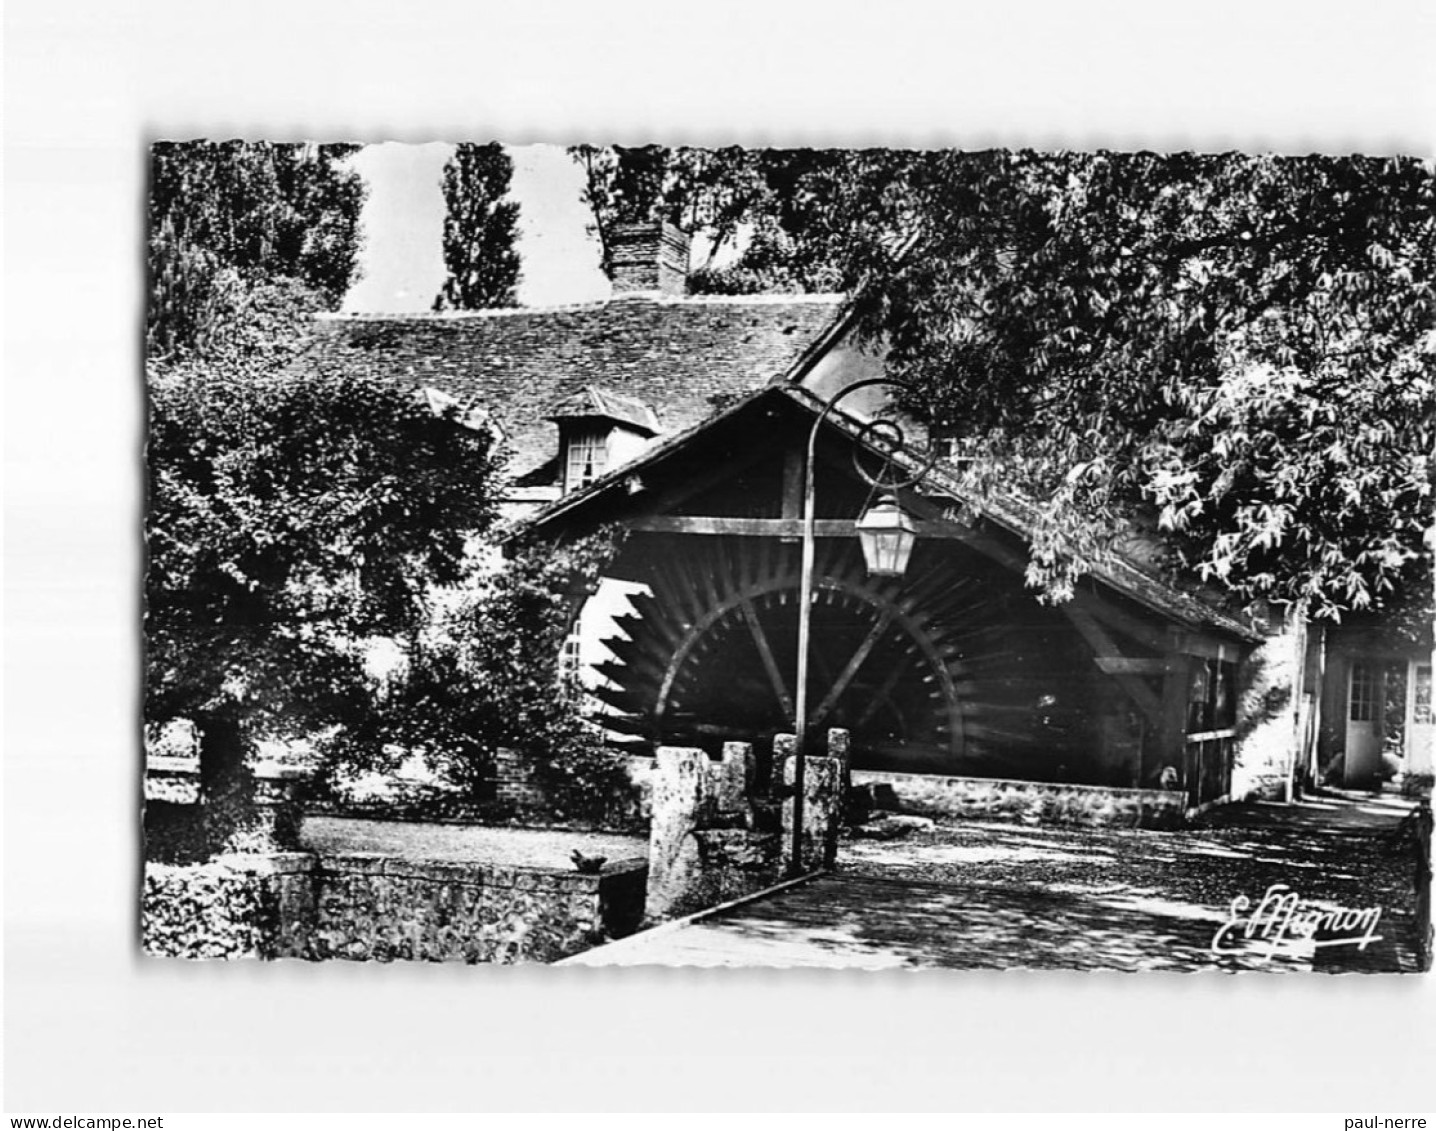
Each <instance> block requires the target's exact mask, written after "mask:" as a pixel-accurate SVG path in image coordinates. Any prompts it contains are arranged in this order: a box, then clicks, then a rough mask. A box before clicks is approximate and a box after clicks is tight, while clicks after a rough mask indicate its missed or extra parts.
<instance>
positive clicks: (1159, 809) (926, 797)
mask: <svg viewBox="0 0 1436 1131" xmlns="http://www.w3.org/2000/svg"><path fill="white" fill-rule="evenodd" d="M853 785H854V786H855V787H858V788H863V789H865V790H867V791H868V792H870V794H871V795H872V799H873V801H874V803H875V805H876V807H878V808H890V809H891V808H897V809H901V810H903V811H904V812H909V813H922V814H925V815H927V816H931V817H939V818H940V817H966V818H980V819H982V820H989V821H1004V820H1005V821H1019V822H1023V823H1027V824H1074V825H1101V826H1109V827H1119V828H1120V827H1125V828H1171V827H1174V826H1176V825H1179V824H1181V823H1182V820H1183V817H1184V814H1185V812H1186V796H1185V795H1184V794H1182V793H1179V792H1176V791H1173V790H1165V789H1119V788H1115V787H1111V786H1100V785H1063V784H1058V783H1053V782H1025V781H1012V780H1009V779H1006V778H963V777H938V776H936V775H928V774H896V773H881V772H878V771H873V770H854V771H853Z"/></svg>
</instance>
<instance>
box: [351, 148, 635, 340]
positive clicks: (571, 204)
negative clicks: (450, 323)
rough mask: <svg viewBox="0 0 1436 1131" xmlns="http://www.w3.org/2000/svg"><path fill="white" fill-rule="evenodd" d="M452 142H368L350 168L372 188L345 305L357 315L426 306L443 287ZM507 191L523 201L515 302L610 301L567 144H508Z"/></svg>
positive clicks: (580, 182) (580, 181)
mask: <svg viewBox="0 0 1436 1131" xmlns="http://www.w3.org/2000/svg"><path fill="white" fill-rule="evenodd" d="M453 150H454V147H453V146H452V145H451V144H446V143H440V142H432V143H429V144H425V145H409V144H403V143H399V142H383V143H381V144H378V145H369V146H365V147H364V149H362V150H361V151H360V152H359V153H357V154H356V155H355V156H354V157H353V158H352V161H353V165H354V168H355V169H357V170H358V172H359V173H360V175H361V176H363V178H364V180H365V182H366V183H367V184H368V186H369V195H368V198H367V200H366V201H365V203H364V211H363V214H362V216H361V224H362V226H363V231H364V247H363V250H362V252H361V257H360V266H361V274H360V277H359V280H358V282H356V283H355V284H354V286H353V287H351V288H350V291H349V294H348V295H347V296H346V297H345V300H344V304H343V307H342V309H343V310H344V311H346V312H352V313H366V314H376V313H380V314H403V313H414V312H423V311H428V310H430V309H431V308H432V306H433V302H434V297H435V296H436V295H437V294H438V293H439V291H440V289H441V288H442V287H443V285H444V259H443V231H444V195H443V190H442V188H441V187H440V186H441V183H442V177H443V170H444V162H445V161H447V160H448V158H449V155H450V154H451V153H453ZM508 153H509V155H510V156H511V157H512V158H513V161H514V175H513V182H512V185H511V187H510V195H511V197H512V198H513V199H515V200H517V201H518V202H519V242H518V250H519V255H520V257H521V259H522V263H523V267H522V275H521V277H520V279H519V288H518V299H519V302H520V304H522V305H524V306H549V305H555V304H560V303H569V302H587V301H592V300H595V299H603V298H607V297H608V295H609V285H608V280H607V279H606V278H605V277H604V275H603V272H602V271H601V270H600V269H599V249H598V242H597V239H596V238H595V237H594V236H592V235H590V234H589V233H588V231H587V225H588V223H589V222H590V215H589V212H588V209H587V207H586V206H585V205H584V204H583V203H582V201H581V199H580V193H581V192H582V189H583V174H582V172H581V170H580V169H579V167H578V166H577V165H576V164H575V163H574V162H573V161H572V160H571V159H570V158H569V156H568V154H567V153H565V152H564V150H563V148H562V147H561V146H552V145H531V146H517V147H509V148H508Z"/></svg>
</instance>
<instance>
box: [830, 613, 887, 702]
mask: <svg viewBox="0 0 1436 1131" xmlns="http://www.w3.org/2000/svg"><path fill="white" fill-rule="evenodd" d="M892 621H893V613H892V610H891V609H885V610H884V611H883V612H882V614H881V615H880V616H879V617H878V619H877V623H875V624H874V625H873V626H872V628H870V629H869V630H868V634H867V636H865V637H864V638H863V642H862V643H861V644H859V645H858V650H857V651H856V652H854V653H853V655H852V658H851V659H850V660H848V662H847V664H846V666H845V667H844V668H843V670H842V671H841V672H839V673H838V678H837V679H835V680H833V685H832V687H831V688H829V689H828V693H827V694H826V695H825V696H823V701H822V702H821V703H819V704H818V709H817V710H816V711H814V712H813V721H812V723H811V726H812V727H813V729H814V730H816V729H817V728H818V727H820V726H822V725H823V721H824V720H825V719H826V718H827V717H828V715H829V714H830V713H831V712H832V710H833V708H834V707H836V706H837V705H838V700H839V699H841V698H842V697H843V693H844V692H845V691H847V689H848V685H849V684H851V683H852V682H853V677H854V676H856V675H857V674H858V669H859V668H861V667H862V666H863V663H864V662H865V661H866V660H867V658H868V656H869V655H870V654H871V653H872V650H873V647H874V646H875V645H876V644H877V642H878V641H879V640H880V639H882V635H883V633H885V632H887V630H888V627H889V626H890V625H891V624H892Z"/></svg>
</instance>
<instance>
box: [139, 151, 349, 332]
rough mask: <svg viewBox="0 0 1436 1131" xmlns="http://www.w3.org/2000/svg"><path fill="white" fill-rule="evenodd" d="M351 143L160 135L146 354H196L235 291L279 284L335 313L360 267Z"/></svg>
mask: <svg viewBox="0 0 1436 1131" xmlns="http://www.w3.org/2000/svg"><path fill="white" fill-rule="evenodd" d="M357 148H358V147H357V146H354V145H312V144H273V143H269V142H245V141H226V142H208V141H189V142H159V143H157V144H156V145H155V146H154V147H153V149H152V150H151V153H150V183H149V232H150V235H149V246H148V256H147V258H148V270H149V286H150V295H149V305H148V309H147V317H146V326H145V330H146V345H147V347H148V352H149V355H150V357H151V358H157V359H158V358H167V357H175V356H178V355H182V354H186V353H194V352H200V353H203V352H204V351H205V350H206V349H207V348H208V346H209V342H208V336H209V334H210V333H212V332H214V330H215V329H216V327H220V326H223V325H224V324H225V319H224V316H223V311H224V308H225V307H226V306H227V305H229V304H232V303H233V302H234V301H236V300H235V298H234V294H233V292H234V291H235V290H237V289H245V288H252V287H258V286H265V285H271V284H280V283H283V282H285V281H288V282H291V283H295V284H299V285H302V286H304V287H306V288H308V289H309V290H310V291H312V292H313V294H314V295H315V296H316V298H317V301H318V302H319V304H320V305H321V306H322V308H324V309H331V310H332V309H335V308H336V307H337V306H338V305H339V303H340V301H341V300H342V299H343V297H344V294H345V293H346V292H347V291H348V289H349V286H350V284H351V283H352V282H353V281H354V279H355V277H356V273H357V266H356V261H357V255H358V250H359V243H360V236H359V210H360V207H361V205H362V204H363V199H364V187H363V183H362V181H361V179H360V177H359V175H358V174H357V173H356V172H354V171H353V170H348V169H345V168H344V167H343V165H342V161H343V159H344V158H346V157H348V156H349V155H350V154H352V153H353V152H354V151H355V150H356V149H357Z"/></svg>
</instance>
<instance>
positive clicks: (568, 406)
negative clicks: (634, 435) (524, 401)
mask: <svg viewBox="0 0 1436 1131" xmlns="http://www.w3.org/2000/svg"><path fill="white" fill-rule="evenodd" d="M582 416H598V417H602V418H603V419H605V420H617V421H619V422H620V423H622V424H627V425H628V426H629V427H630V428H632V429H634V430H635V431H638V432H646V433H647V434H648V435H650V436H655V435H657V434H658V433H659V432H662V431H663V425H662V424H661V423H660V422H659V419H658V414H657V413H655V412H654V411H653V408H652V406H650V405H646V404H644V403H643V402H642V401H641V400H639V399H638V398H637V397H625V396H620V395H619V394H618V393H615V392H614V391H613V390H611V389H600V388H599V387H598V386H597V385H589V386H588V387H586V388H585V389H584V390H583V391H582V392H580V393H576V394H575V395H573V396H571V397H569V398H568V399H566V400H565V401H563V403H562V404H560V405H559V406H558V407H557V408H556V409H555V410H554V411H553V412H551V413H550V414H549V419H550V420H566V419H570V418H573V417H582Z"/></svg>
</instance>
